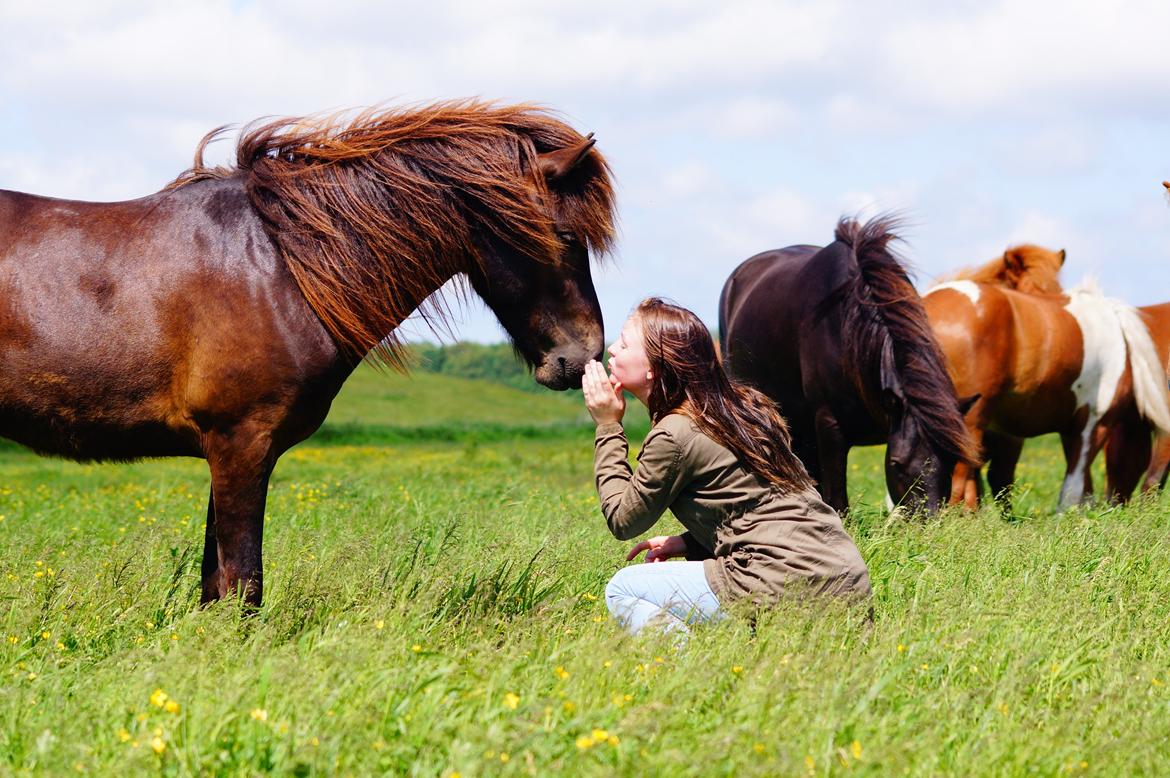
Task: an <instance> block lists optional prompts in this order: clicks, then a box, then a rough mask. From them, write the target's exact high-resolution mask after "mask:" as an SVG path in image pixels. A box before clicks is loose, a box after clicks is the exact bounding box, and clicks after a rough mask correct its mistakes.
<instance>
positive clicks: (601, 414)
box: [581, 359, 626, 424]
mask: <svg viewBox="0 0 1170 778" xmlns="http://www.w3.org/2000/svg"><path fill="white" fill-rule="evenodd" d="M581 390H582V391H583V392H584V393H585V408H586V409H587V410H588V411H589V415H590V416H592V417H593V421H594V422H595V423H597V424H607V423H609V422H620V421H621V420H622V416H624V415H625V413H626V397H625V395H624V394H622V385H621V382H619V381H617V380H615V379H614V378H613V377H612V376H610V375H609V374H608V373H606V372H605V368H604V367H603V366H602V364H601V363H600V362H598V361H597V360H596V359H591V360H589V361H588V362H587V363H586V364H585V375H583V376H582V377H581Z"/></svg>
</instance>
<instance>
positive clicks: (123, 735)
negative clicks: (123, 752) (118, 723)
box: [118, 727, 130, 743]
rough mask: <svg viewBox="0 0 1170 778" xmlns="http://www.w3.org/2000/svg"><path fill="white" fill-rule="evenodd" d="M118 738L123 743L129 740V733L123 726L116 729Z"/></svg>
mask: <svg viewBox="0 0 1170 778" xmlns="http://www.w3.org/2000/svg"><path fill="white" fill-rule="evenodd" d="M118 740H121V741H122V742H123V743H125V742H127V741H128V740H130V733H129V732H127V731H126V728H125V727H122V728H121V729H119V730H118Z"/></svg>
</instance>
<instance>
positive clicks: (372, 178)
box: [170, 100, 614, 366]
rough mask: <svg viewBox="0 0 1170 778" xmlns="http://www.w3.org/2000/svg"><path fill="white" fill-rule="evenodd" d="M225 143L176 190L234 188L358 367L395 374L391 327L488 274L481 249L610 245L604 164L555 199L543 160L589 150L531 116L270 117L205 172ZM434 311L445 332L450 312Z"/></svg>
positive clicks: (456, 111)
mask: <svg viewBox="0 0 1170 778" xmlns="http://www.w3.org/2000/svg"><path fill="white" fill-rule="evenodd" d="M222 132H223V128H220V129H219V130H215V131H213V132H212V133H210V134H208V135H207V136H206V137H205V138H204V139H203V141H202V142H201V143H200V144H199V147H198V149H197V150H196V154H195V164H194V166H193V167H192V168H191V169H190V170H188V171H187V172H185V173H183V174H182V175H180V176H179V177H178V178H177V179H176V180H175V181H174V182H172V183H171V185H170V187H171V188H177V187H181V186H185V185H187V184H190V183H193V182H195V181H200V180H204V179H213V178H228V177H232V176H240V177H242V179H243V182H244V186H245V188H246V190H247V193H248V196H249V198H250V200H251V203H252V205H253V207H254V208H255V209H256V210H257V212H258V213H259V214H260V216H261V218H262V219H263V220H264V223H265V227H266V228H267V230H268V232H269V235H270V236H271V237H272V240H273V241H274V242H275V244H276V246H277V247H278V249H279V250H280V252H281V254H282V256H283V257H284V260H285V262H286V263H287V265H288V267H289V270H290V271H291V272H292V274H293V276H294V278H295V279H296V282H297V284H298V286H299V287H300V289H301V292H302V293H303V294H304V295H305V298H306V300H307V301H308V302H309V305H310V306H311V307H312V308H313V310H314V311H315V312H316V313H317V315H318V316H319V317H320V319H321V321H322V322H323V323H324V324H325V326H326V328H327V329H328V330H329V332H330V333H331V334H332V335H333V337H334V338H335V339H336V340H337V342H338V343H339V344H340V345H341V346H342V348H344V349H346V350H348V351H350V352H352V353H353V354H354V355H356V356H357V357H361V356H363V355H366V354H367V352H370V353H369V355H368V356H369V357H370V358H372V359H374V360H376V361H381V362H384V363H387V364H391V365H395V366H401V365H402V364H403V355H402V351H401V348H400V343H399V342H398V341H397V340H396V339H395V336H394V334H393V330H394V328H395V327H397V325H398V324H399V323H401V322H402V321H403V320H404V319H405V318H406V317H407V316H409V315H410V314H411V313H412V311H413V309H414V307H415V305H417V303H418V301H419V300H421V299H423V298H424V297H425V296H426V295H427V294H428V293H429V292H431V291H432V290H434V289H437V288H438V287H439V286H440V285H441V284H442V283H443V282H444V281H446V280H447V279H448V278H450V277H451V276H452V275H454V274H457V273H459V272H463V271H467V270H470V269H472V268H475V267H480V268H482V267H483V265H482V259H483V256H482V253H483V252H484V249H485V246H487V245H489V244H492V243H494V244H496V245H501V246H504V247H509V248H511V249H514V250H515V251H518V252H519V253H521V254H523V255H525V256H528V257H531V258H533V259H535V260H537V261H541V262H555V261H557V260H558V258H559V257H560V256H561V254H562V251H563V245H562V242H561V239H560V238H559V237H558V236H557V231H558V229H561V230H567V231H570V232H572V233H574V234H575V235H576V236H577V237H578V238H579V239H580V240H582V241H583V242H585V244H586V245H587V247H588V248H589V249H590V251H591V252H592V253H594V255H597V254H602V253H605V252H606V251H607V250H608V249H609V247H610V245H611V243H612V241H613V237H614V198H613V189H612V184H611V182H610V172H609V167H608V165H607V164H606V162H605V159H604V158H603V157H602V156H601V154H600V153H599V152H598V151H596V150H595V149H592V150H590V151H589V152H588V155H587V156H586V157H585V158H584V159H583V160H582V161H581V163H580V164H578V165H577V167H576V168H574V169H573V170H572V171H571V172H570V173H569V174H568V175H566V176H565V177H563V178H561V179H560V180H559V181H557V182H556V183H555V184H554V185H553V187H554V188H553V189H552V190H551V191H550V189H549V185H548V184H546V182H545V179H544V176H542V175H540V174H539V172H538V167H537V156H538V155H539V154H541V153H544V152H549V151H555V150H557V149H562V148H566V147H569V146H573V145H576V144H579V143H581V142H582V141H584V140H585V139H584V137H583V136H582V135H581V134H580V133H578V132H577V131H576V130H574V129H573V128H571V127H570V126H569V125H568V124H566V123H565V122H564V121H562V120H560V119H559V118H557V117H556V116H555V115H553V114H552V113H550V112H548V111H546V110H544V109H542V108H539V107H537V106H534V105H528V104H522V105H496V104H492V103H486V102H481V101H476V100H463V101H452V102H443V103H437V104H434V105H428V106H423V107H412V108H391V109H382V108H375V109H368V110H366V111H363V112H361V113H358V114H356V115H351V114H348V113H340V114H329V115H324V116H319V117H310V118H301V119H278V120H275V121H270V122H267V123H263V124H258V125H254V126H251V127H249V128H246V129H245V131H244V132H243V133H242V135H241V137H240V140H239V142H238V146H237V149H236V162H235V166H234V167H214V168H211V167H207V166H205V165H204V163H203V150H204V148H205V147H206V145H207V143H208V142H209V141H211V140H213V139H214V138H215V137H216V136H217V135H218V134H220V133H222ZM432 304H433V305H434V306H435V307H433V308H432V310H431V312H430V313H431V314H432V316H434V318H435V319H437V320H438V321H439V322H445V321H446V320H447V319H446V314H447V311H446V308H445V307H444V306H443V304H442V303H441V302H438V301H435V300H432ZM425 313H426V312H424V314H425ZM371 349H372V351H371Z"/></svg>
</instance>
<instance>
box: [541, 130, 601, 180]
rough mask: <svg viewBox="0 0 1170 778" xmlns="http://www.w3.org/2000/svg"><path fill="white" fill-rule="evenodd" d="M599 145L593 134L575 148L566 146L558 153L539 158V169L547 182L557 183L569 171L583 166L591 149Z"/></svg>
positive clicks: (550, 153)
mask: <svg viewBox="0 0 1170 778" xmlns="http://www.w3.org/2000/svg"><path fill="white" fill-rule="evenodd" d="M594 143H597V141H596V140H594V139H593V133H589V134H588V135H586V136H585V140H583V141H581V142H580V143H578V144H576V145H573V146H566V147H565V148H563V149H557V150H556V151H546V152H545V153H543V154H540V155H538V156H537V158H536V159H537V163H536V164H537V169H538V170H539V171H540V173H541V175H543V176H544V180H545V181H550V182H551V181H556V180H557V179H559V178H563V177H564V176H566V175H568V173H569V171H571V170H572V169H573V168H575V167H577V165H580V164H581V160H583V159H585V155H586V154H588V153H589V149H591V148H593V144H594Z"/></svg>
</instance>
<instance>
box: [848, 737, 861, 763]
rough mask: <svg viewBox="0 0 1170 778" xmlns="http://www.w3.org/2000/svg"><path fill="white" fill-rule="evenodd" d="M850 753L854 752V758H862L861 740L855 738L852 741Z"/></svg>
mask: <svg viewBox="0 0 1170 778" xmlns="http://www.w3.org/2000/svg"><path fill="white" fill-rule="evenodd" d="M849 753H851V754H853V758H854V759H860V758H861V741H860V740H854V741H853V742H852V743H850V744H849Z"/></svg>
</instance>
